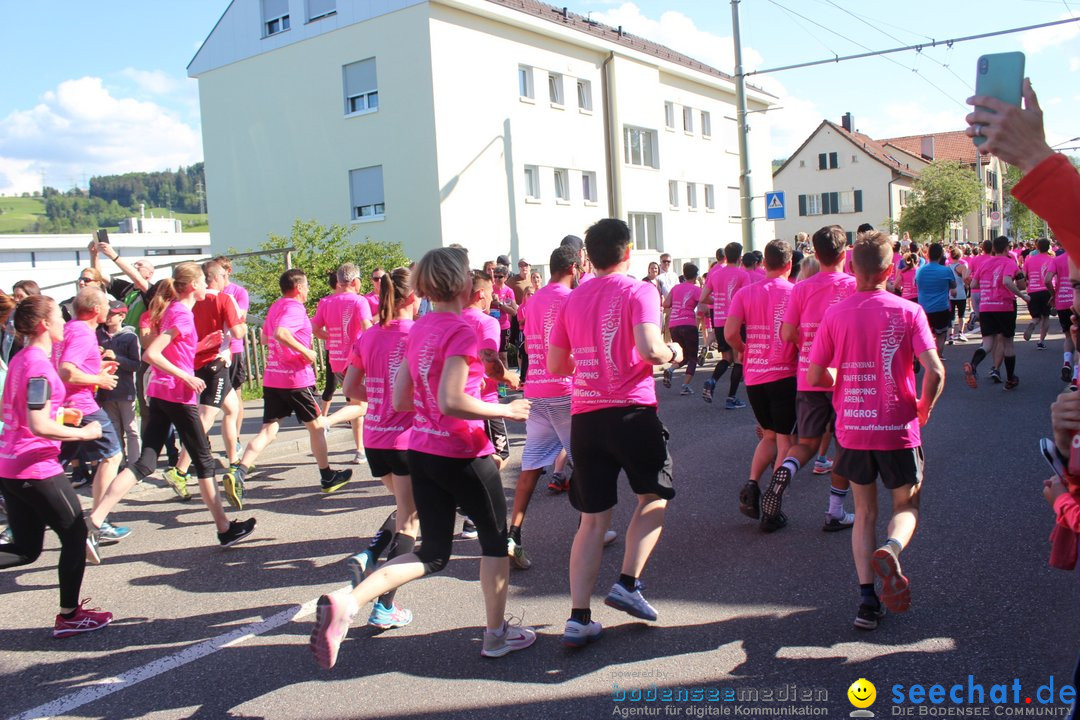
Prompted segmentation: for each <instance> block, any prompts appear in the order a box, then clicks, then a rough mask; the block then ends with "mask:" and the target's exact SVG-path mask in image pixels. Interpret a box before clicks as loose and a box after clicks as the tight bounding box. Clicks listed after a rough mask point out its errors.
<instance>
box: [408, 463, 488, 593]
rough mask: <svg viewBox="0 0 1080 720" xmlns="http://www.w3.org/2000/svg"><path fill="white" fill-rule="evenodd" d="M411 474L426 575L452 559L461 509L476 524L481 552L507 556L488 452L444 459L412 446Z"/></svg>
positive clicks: (421, 556)
mask: <svg viewBox="0 0 1080 720" xmlns="http://www.w3.org/2000/svg"><path fill="white" fill-rule="evenodd" d="M409 473H410V475H411V477H412V491H413V499H414V500H415V501H416V512H417V514H418V515H419V516H420V535H421V536H422V537H423V538H424V542H423V543H421V545H420V550H419V552H417V553H416V555H417V557H419V558H420V562H422V563H423V564H424V574H425V575H430V574H431V573H434V572H438V571H440V570H442V569H443V568H444V567H446V563H447V562H448V561H449V560H450V550H451V546H452V544H453V541H454V522H455V520H456V515H457V508H459V507H460V508H461V510H462V512H464V513H465V514H466V515H467V516H468V517H469V519H470V520H472V521H473V523H474V524H475V525H476V532H477V535H478V537H479V540H480V551H481V554H482V555H483V556H484V557H503V558H504V557H506V537H507V535H506V496H505V495H504V494H503V486H502V478H501V477H500V476H499V471H498V469H497V468H496V467H495V462H494V461H493V460H492V459H491V456H490V455H485V456H484V457H480V458H448V457H443V456H441V455H430V454H428V453H423V452H417V451H416V450H410V451H409Z"/></svg>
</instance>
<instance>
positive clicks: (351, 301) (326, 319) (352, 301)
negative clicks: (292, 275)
mask: <svg viewBox="0 0 1080 720" xmlns="http://www.w3.org/2000/svg"><path fill="white" fill-rule="evenodd" d="M365 320H366V321H367V322H369V323H370V322H371V307H370V306H369V305H368V302H367V300H365V299H364V298H362V297H360V296H359V295H357V294H356V293H351V292H344V293H337V294H334V295H327V296H326V297H324V298H323V299H322V300H320V301H319V306H318V307H317V308H316V310H315V325H321V326H323V327H325V328H326V334H327V338H326V349H327V351H328V352H329V353H330V369H331V370H333V371H334V372H336V373H343V372H345V368H347V367H348V366H349V349H350V348H351V347H352V345H353V343H354V342H356V339H357V338H358V337H360V334H361V333H362V332H364V321H365Z"/></svg>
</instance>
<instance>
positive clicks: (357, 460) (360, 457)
mask: <svg viewBox="0 0 1080 720" xmlns="http://www.w3.org/2000/svg"><path fill="white" fill-rule="evenodd" d="M352 461H353V465H363V464H364V463H366V462H367V457H366V456H365V455H364V453H363V452H362V451H360V450H357V451H356V454H355V455H353V459H352Z"/></svg>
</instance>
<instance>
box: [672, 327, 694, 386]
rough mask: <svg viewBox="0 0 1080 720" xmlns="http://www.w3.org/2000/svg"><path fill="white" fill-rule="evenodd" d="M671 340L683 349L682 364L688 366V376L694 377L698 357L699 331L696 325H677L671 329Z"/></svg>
mask: <svg viewBox="0 0 1080 720" xmlns="http://www.w3.org/2000/svg"><path fill="white" fill-rule="evenodd" d="M671 339H672V340H674V341H675V342H677V343H679V346H680V347H682V356H683V361H682V364H683V365H685V366H686V374H687V375H693V374H694V371H695V370H697V356H698V331H697V326H696V325H676V326H675V327H673V328H671Z"/></svg>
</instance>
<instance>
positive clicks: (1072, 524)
mask: <svg viewBox="0 0 1080 720" xmlns="http://www.w3.org/2000/svg"><path fill="white" fill-rule="evenodd" d="M1054 515H1055V517H1056V518H1057V522H1058V525H1064V526H1065V527H1067V528H1069V529H1070V530H1072V531H1073V532H1076V533H1080V503H1077V502H1076V498H1074V497H1073V496H1072V495H1071V494H1070V493H1062V494H1061V495H1059V496H1058V499H1057V500H1055V501H1054Z"/></svg>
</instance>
